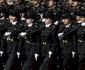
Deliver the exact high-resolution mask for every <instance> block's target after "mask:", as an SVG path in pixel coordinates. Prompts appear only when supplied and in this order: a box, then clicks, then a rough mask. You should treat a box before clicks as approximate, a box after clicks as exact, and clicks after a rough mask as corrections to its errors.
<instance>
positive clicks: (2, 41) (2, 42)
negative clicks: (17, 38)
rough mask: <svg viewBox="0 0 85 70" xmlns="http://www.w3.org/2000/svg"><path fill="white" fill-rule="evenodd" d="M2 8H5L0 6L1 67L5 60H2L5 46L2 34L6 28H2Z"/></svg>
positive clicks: (3, 18) (3, 19) (3, 14)
mask: <svg viewBox="0 0 85 70" xmlns="http://www.w3.org/2000/svg"><path fill="white" fill-rule="evenodd" d="M4 10H5V7H0V68H1V66H2V64H3V63H4V62H5V60H4V55H5V47H4V46H6V44H5V42H4V39H3V35H4V33H5V30H6V29H5V28H4V25H5V14H6V13H5V11H4ZM2 67H3V66H2ZM1 69H2V68H1ZM2 70H3V69H2Z"/></svg>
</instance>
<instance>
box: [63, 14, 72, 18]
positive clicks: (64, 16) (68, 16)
mask: <svg viewBox="0 0 85 70" xmlns="http://www.w3.org/2000/svg"><path fill="white" fill-rule="evenodd" d="M62 18H63V19H71V18H72V15H71V13H64V14H62Z"/></svg>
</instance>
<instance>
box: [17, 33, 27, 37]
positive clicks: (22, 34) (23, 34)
mask: <svg viewBox="0 0 85 70" xmlns="http://www.w3.org/2000/svg"><path fill="white" fill-rule="evenodd" d="M26 34H27V33H26V32H21V33H20V34H19V35H21V36H25V35H26Z"/></svg>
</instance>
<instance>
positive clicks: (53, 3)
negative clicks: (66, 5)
mask: <svg viewBox="0 0 85 70" xmlns="http://www.w3.org/2000/svg"><path fill="white" fill-rule="evenodd" d="M48 4H49V6H54V5H55V4H56V2H54V1H49V2H48Z"/></svg>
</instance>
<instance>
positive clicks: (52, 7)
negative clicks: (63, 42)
mask: <svg viewBox="0 0 85 70" xmlns="http://www.w3.org/2000/svg"><path fill="white" fill-rule="evenodd" d="M46 10H47V11H52V12H53V13H54V15H55V16H57V17H56V19H58V20H59V19H60V16H61V14H60V13H61V6H60V5H59V4H58V3H57V2H56V0H49V1H48V5H47V7H46Z"/></svg>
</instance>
